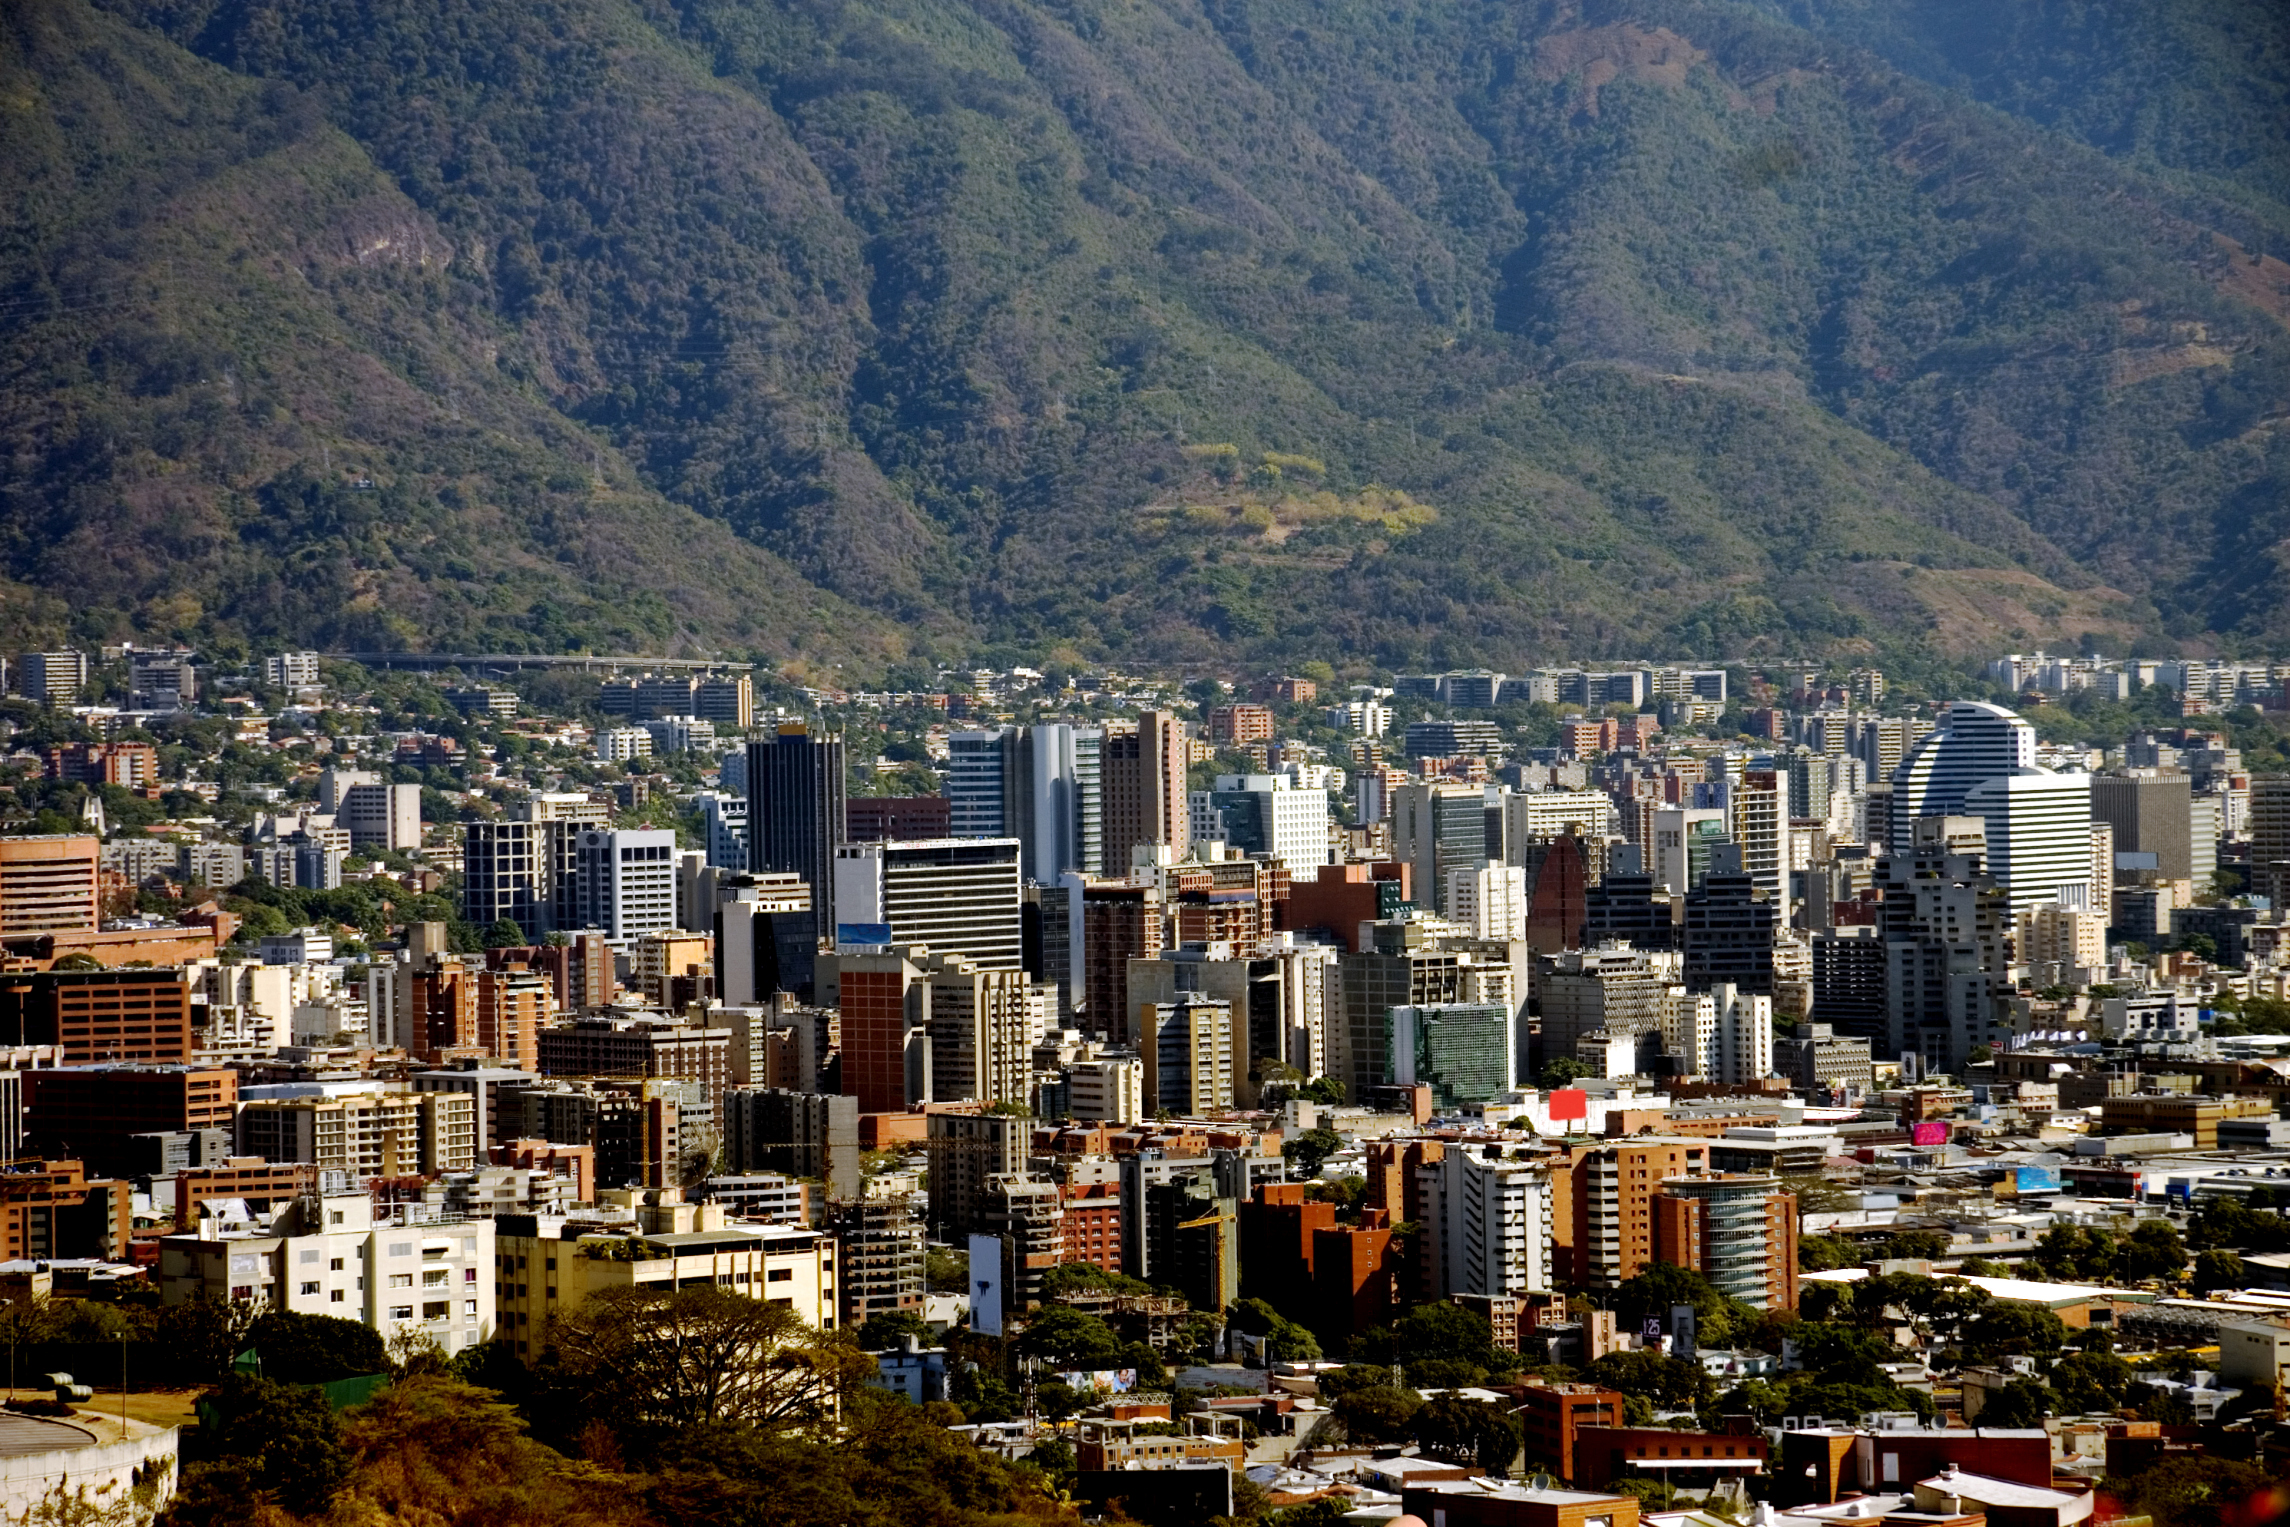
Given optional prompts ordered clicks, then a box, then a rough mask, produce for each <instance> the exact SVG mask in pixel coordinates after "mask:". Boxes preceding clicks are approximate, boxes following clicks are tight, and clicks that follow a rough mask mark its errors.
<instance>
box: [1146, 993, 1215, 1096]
mask: <svg viewBox="0 0 2290 1527" xmlns="http://www.w3.org/2000/svg"><path fill="white" fill-rule="evenodd" d="M1135 1022H1136V1026H1137V1035H1138V1040H1137V1048H1138V1052H1139V1054H1140V1055H1141V1056H1142V1057H1143V1059H1144V1062H1145V1096H1146V1098H1147V1099H1148V1100H1149V1101H1151V1103H1152V1104H1153V1106H1154V1107H1156V1108H1166V1109H1167V1110H1169V1111H1170V1112H1171V1113H1174V1114H1177V1115H1179V1116H1180V1117H1185V1118H1199V1117H1201V1116H1202V1115H1204V1114H1210V1113H1221V1112H1224V1111H1225V1110H1227V1109H1230V1108H1231V1107H1232V1106H1233V1079H1234V1074H1235V1073H1234V1065H1233V1009H1232V1004H1231V1003H1230V1002H1227V1001H1225V1000H1224V999H1223V998H1221V997H1210V996H1207V995H1205V994H1203V993H1200V992H1186V993H1183V994H1182V995H1180V996H1179V997H1178V998H1177V1000H1175V1001H1174V1002H1140V1003H1138V1004H1137V1012H1136V1018H1135Z"/></svg>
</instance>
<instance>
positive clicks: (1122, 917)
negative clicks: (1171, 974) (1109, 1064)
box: [1067, 876, 1168, 1044]
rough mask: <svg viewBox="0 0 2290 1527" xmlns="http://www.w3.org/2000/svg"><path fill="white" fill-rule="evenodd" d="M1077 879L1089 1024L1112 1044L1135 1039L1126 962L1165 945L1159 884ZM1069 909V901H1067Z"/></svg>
mask: <svg viewBox="0 0 2290 1527" xmlns="http://www.w3.org/2000/svg"><path fill="white" fill-rule="evenodd" d="M1076 881H1078V882H1079V906H1078V911H1079V916H1080V929H1081V934H1080V936H1081V948H1080V955H1079V957H1080V961H1081V986H1082V991H1083V996H1084V1007H1083V1017H1084V1019H1085V1020H1086V1022H1087V1026H1088V1027H1089V1028H1091V1029H1093V1030H1094V1031H1096V1032H1097V1033H1099V1034H1102V1035H1104V1036H1105V1037H1106V1038H1107V1039H1108V1040H1110V1041H1112V1042H1113V1043H1115V1044H1129V1043H1132V1042H1134V1040H1135V1039H1136V1034H1135V1032H1134V1028H1133V1017H1132V1015H1131V1013H1130V1011H1129V962H1130V961H1131V960H1138V959H1151V958H1152V957H1153V956H1155V955H1157V954H1159V953H1160V952H1161V950H1162V948H1163V947H1164V940H1165V938H1166V934H1167V926H1168V925H1167V920H1166V918H1165V917H1164V916H1163V914H1162V902H1161V891H1160V888H1159V887H1157V886H1152V885H1146V884H1142V883H1138V882H1134V881H1128V880H1088V879H1083V878H1081V877H1079V876H1075V877H1071V878H1070V879H1069V880H1068V883H1067V884H1068V889H1069V892H1071V891H1072V890H1073V889H1074V883H1075V882H1076ZM1068 906H1069V910H1071V909H1073V903H1072V902H1070V901H1069V903H1068Z"/></svg>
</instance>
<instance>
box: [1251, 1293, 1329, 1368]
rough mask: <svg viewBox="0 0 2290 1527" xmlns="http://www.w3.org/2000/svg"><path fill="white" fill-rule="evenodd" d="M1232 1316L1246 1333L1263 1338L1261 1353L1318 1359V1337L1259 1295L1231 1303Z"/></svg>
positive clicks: (1273, 1358)
mask: <svg viewBox="0 0 2290 1527" xmlns="http://www.w3.org/2000/svg"><path fill="white" fill-rule="evenodd" d="M1232 1318H1233V1324H1234V1325H1236V1326H1238V1327H1240V1329H1241V1330H1243V1331H1246V1332H1247V1333H1248V1334H1249V1335H1251V1336H1261V1337H1264V1338H1265V1349H1264V1355H1265V1357H1266V1359H1267V1360H1269V1361H1272V1362H1317V1361H1319V1358H1320V1342H1319V1339H1318V1338H1317V1337H1315V1336H1314V1335H1313V1334H1312V1333H1311V1332H1310V1331H1307V1330H1306V1329H1304V1327H1302V1326H1300V1325H1298V1324H1296V1322H1294V1321H1292V1320H1290V1319H1288V1318H1287V1317H1286V1316H1285V1315H1282V1314H1281V1313H1280V1312H1279V1311H1278V1310H1276V1309H1274V1308H1273V1307H1272V1306H1271V1305H1269V1304H1266V1303H1265V1302H1264V1301H1263V1300H1262V1299H1243V1300H1242V1301H1241V1302H1240V1303H1239V1304H1237V1305H1235V1306H1233V1317H1232Z"/></svg>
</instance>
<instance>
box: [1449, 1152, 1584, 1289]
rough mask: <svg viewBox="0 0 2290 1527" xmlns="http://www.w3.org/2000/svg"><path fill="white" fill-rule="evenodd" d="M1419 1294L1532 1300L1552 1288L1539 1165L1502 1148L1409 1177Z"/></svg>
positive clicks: (1546, 1187) (1544, 1176)
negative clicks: (1417, 1237) (1417, 1235)
mask: <svg viewBox="0 0 2290 1527" xmlns="http://www.w3.org/2000/svg"><path fill="white" fill-rule="evenodd" d="M1415 1175H1416V1192H1417V1195H1418V1197H1419V1198H1420V1200H1421V1203H1422V1211H1421V1212H1422V1215H1423V1218H1422V1220H1421V1221H1420V1225H1421V1235H1422V1250H1423V1261H1424V1263H1425V1264H1426V1265H1424V1266H1423V1267H1421V1268H1420V1269H1419V1277H1420V1278H1421V1279H1422V1287H1423V1289H1424V1291H1425V1292H1426V1293H1427V1294H1429V1295H1431V1296H1432V1297H1434V1298H1439V1299H1446V1298H1450V1297H1452V1296H1454V1295H1456V1294H1480V1295H1487V1294H1493V1295H1506V1294H1524V1293H1531V1292H1532V1293H1539V1292H1541V1291H1543V1290H1545V1289H1548V1288H1550V1287H1551V1286H1552V1277H1553V1274H1554V1268H1553V1266H1552V1259H1551V1251H1552V1209H1553V1206H1552V1192H1551V1188H1552V1184H1551V1178H1550V1174H1549V1170H1548V1168H1547V1167H1546V1166H1545V1165H1544V1164H1543V1163H1542V1162H1540V1161H1532V1160H1521V1159H1515V1158H1510V1157H1506V1156H1504V1155H1503V1154H1502V1147H1500V1146H1496V1145H1488V1146H1474V1147H1470V1148H1467V1149H1458V1150H1450V1151H1448V1152H1446V1153H1445V1154H1444V1155H1442V1156H1441V1157H1440V1158H1439V1159H1437V1160H1436V1161H1427V1162H1425V1163H1424V1164H1423V1165H1421V1166H1418V1167H1417V1168H1416V1169H1415Z"/></svg>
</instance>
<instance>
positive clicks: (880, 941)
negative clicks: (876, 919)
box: [835, 923, 891, 948]
mask: <svg viewBox="0 0 2290 1527" xmlns="http://www.w3.org/2000/svg"><path fill="white" fill-rule="evenodd" d="M890 941H891V925H890V924H889V923H837V924H836V925H835V943H836V946H837V947H838V948H840V947H842V946H845V945H850V944H859V945H866V946H871V947H874V948H881V947H883V946H885V945H887V944H889V943H890Z"/></svg>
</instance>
